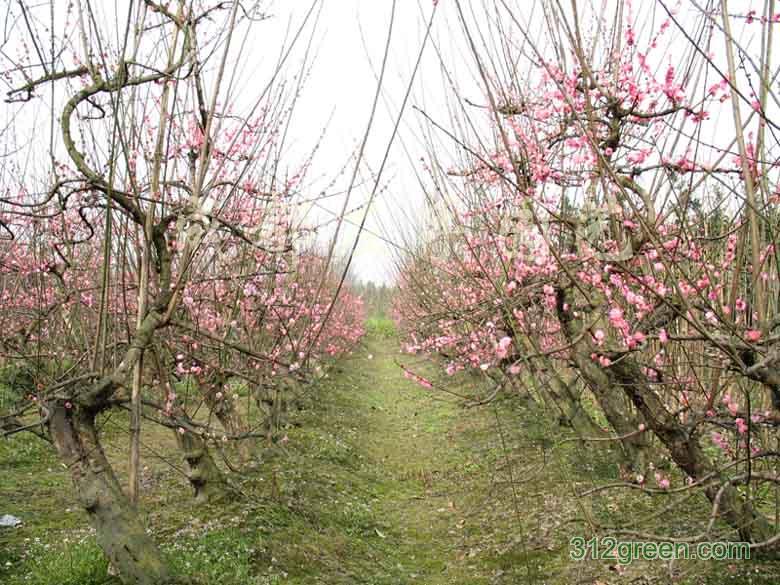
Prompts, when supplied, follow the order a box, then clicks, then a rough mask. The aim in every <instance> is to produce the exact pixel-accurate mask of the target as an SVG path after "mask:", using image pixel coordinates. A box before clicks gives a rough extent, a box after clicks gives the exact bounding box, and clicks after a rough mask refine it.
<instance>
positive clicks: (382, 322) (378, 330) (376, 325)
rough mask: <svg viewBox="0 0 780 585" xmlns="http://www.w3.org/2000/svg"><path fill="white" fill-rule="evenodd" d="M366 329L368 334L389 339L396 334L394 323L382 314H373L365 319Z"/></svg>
mask: <svg viewBox="0 0 780 585" xmlns="http://www.w3.org/2000/svg"><path fill="white" fill-rule="evenodd" d="M366 331H367V332H368V334H369V335H372V336H374V337H380V338H385V339H391V338H393V337H395V335H396V328H395V323H393V321H392V320H391V319H388V318H387V317H383V316H373V317H369V318H368V319H367V320H366Z"/></svg>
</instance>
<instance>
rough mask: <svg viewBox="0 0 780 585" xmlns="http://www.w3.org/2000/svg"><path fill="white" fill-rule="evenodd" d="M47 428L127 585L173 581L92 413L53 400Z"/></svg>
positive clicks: (100, 539) (101, 541) (105, 549)
mask: <svg viewBox="0 0 780 585" xmlns="http://www.w3.org/2000/svg"><path fill="white" fill-rule="evenodd" d="M52 408H53V411H52V413H51V417H50V418H49V430H50V431H51V436H52V439H53V441H54V445H55V447H56V448H57V451H58V453H59V455H60V458H61V459H62V461H63V462H64V463H65V465H67V467H68V469H69V470H70V475H71V479H72V480H73V486H74V488H75V491H76V496H77V497H78V500H79V502H80V503H81V505H82V506H83V508H84V509H85V510H86V512H87V515H88V516H89V520H90V522H91V523H92V525H93V526H94V528H95V532H96V536H97V541H98V544H99V545H100V547H101V548H102V549H103V552H104V553H105V555H106V556H107V557H108V559H109V561H110V562H111V564H112V565H113V566H114V567H116V568H117V569H118V571H119V574H120V577H121V579H122V582H123V583H126V584H128V585H166V584H170V583H174V582H175V580H174V578H173V577H172V575H171V573H170V571H169V569H168V567H167V565H166V564H165V562H164V561H163V559H162V556H161V554H160V550H159V549H158V548H157V545H156V544H155V542H154V540H153V539H152V538H151V537H150V536H149V534H147V532H146V530H145V528H144V525H143V523H142V522H141V518H140V517H139V514H138V512H137V511H136V509H135V508H134V507H133V506H132V505H131V504H130V501H129V500H128V499H127V496H126V495H125V494H124V493H123V492H122V488H121V487H120V485H119V482H118V481H117V478H116V475H115V474H114V471H113V469H112V468H111V465H110V463H109V462H108V459H107V458H106V456H105V453H104V452H103V448H102V446H101V445H100V441H99V440H98V436H97V432H96V430H95V417H94V414H92V413H90V412H88V411H84V410H82V409H78V410H69V409H66V408H65V407H64V406H63V405H60V404H57V405H52Z"/></svg>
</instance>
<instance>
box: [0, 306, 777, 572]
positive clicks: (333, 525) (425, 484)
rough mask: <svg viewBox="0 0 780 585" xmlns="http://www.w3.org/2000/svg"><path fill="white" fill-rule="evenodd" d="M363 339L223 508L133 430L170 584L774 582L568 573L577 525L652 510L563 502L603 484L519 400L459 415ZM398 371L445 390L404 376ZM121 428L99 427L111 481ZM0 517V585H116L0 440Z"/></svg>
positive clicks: (153, 435) (77, 515)
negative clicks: (201, 501) (199, 497)
mask: <svg viewBox="0 0 780 585" xmlns="http://www.w3.org/2000/svg"><path fill="white" fill-rule="evenodd" d="M369 327H370V331H371V334H370V335H369V337H368V338H367V340H366V343H365V345H364V347H362V348H360V349H359V350H358V351H356V353H355V354H354V355H353V356H351V357H349V358H347V359H345V360H344V361H342V362H341V363H340V365H339V367H338V369H337V370H335V371H333V372H332V373H331V374H330V375H329V377H328V378H326V379H324V380H322V381H321V382H320V383H319V384H318V385H317V386H316V387H315V388H313V389H312V390H310V391H309V392H308V394H307V395H306V396H305V397H304V398H303V399H302V400H301V402H300V406H301V409H294V411H293V412H292V413H291V415H290V419H289V421H288V422H289V426H288V428H287V429H286V433H287V437H288V440H287V441H285V442H282V443H279V444H278V445H276V446H267V447H264V448H261V450H260V459H259V460H258V461H257V465H256V467H255V468H253V469H252V470H251V471H248V472H246V473H244V474H242V475H241V476H240V477H238V478H236V479H235V488H236V491H237V495H236V496H235V497H233V498H231V499H230V501H229V502H223V503H220V504H216V505H213V506H207V507H202V506H201V507H198V506H195V505H194V504H193V503H192V501H191V499H189V498H187V497H186V494H187V493H188V487H187V486H186V483H185V482H184V481H183V479H182V477H181V474H180V472H178V471H177V470H176V469H175V466H178V459H177V454H176V450H175V443H174V441H173V438H172V437H171V436H170V434H169V433H167V432H163V431H161V430H159V429H153V428H151V427H147V429H146V433H147V434H146V435H145V436H144V442H145V444H146V445H147V450H146V452H145V459H144V461H145V463H146V465H147V467H146V470H145V474H144V478H143V480H144V486H145V489H144V501H143V502H142V505H143V509H144V510H146V511H147V521H148V524H149V526H150V528H151V530H152V531H153V532H154V533H155V535H156V537H157V538H158V540H159V542H161V543H162V546H163V549H164V552H165V554H166V555H167V556H168V557H169V558H170V561H171V563H172V564H173V565H174V566H175V568H176V571H177V572H179V573H181V574H183V575H189V576H192V577H193V578H195V579H197V580H198V582H200V583H208V584H210V585H211V584H216V585H220V584H223V585H264V584H272V583H279V584H282V583H283V584H290V585H304V584H306V585H310V584H311V585H313V584H320V583H321V584H328V585H348V584H361V585H400V584H422V585H445V584H446V585H455V584H462V585H482V584H484V585H488V584H490V585H500V584H506V585H509V584H513V585H514V584H518V583H551V584H574V583H583V584H585V583H587V584H594V585H598V584H600V585H604V584H608V583H610V584H611V583H615V584H617V583H621V584H622V583H668V582H670V578H671V576H672V575H673V576H674V578H675V580H676V582H680V583H691V584H694V583H711V584H716V583H735V584H741V583H765V584H769V583H777V582H780V572H778V569H777V567H776V566H775V565H772V564H768V563H763V564H760V565H759V564H750V563H743V564H740V565H735V564H729V563H720V564H712V565H707V564H691V563H687V564H682V563H680V564H677V565H675V566H673V567H671V569H670V568H669V567H667V566H666V565H664V564H660V563H648V562H645V563H641V562H639V563H633V564H631V565H629V566H628V567H625V568H624V567H620V566H618V565H617V564H616V563H614V562H612V563H611V562H606V561H603V562H580V563H577V562H573V561H570V560H569V558H568V555H569V538H570V537H571V536H572V535H575V534H582V535H583V536H585V537H589V536H590V532H589V529H588V526H589V524H588V522H587V519H588V518H596V519H598V520H599V521H601V522H604V523H609V522H610V520H613V519H619V518H620V517H621V516H623V515H625V514H627V513H630V514H639V515H641V514H646V513H648V512H649V511H652V510H655V509H656V508H654V507H653V506H651V505H650V504H648V505H647V506H646V507H641V506H637V507H636V508H632V509H627V508H626V506H627V505H629V504H627V503H626V502H623V501H621V500H617V499H612V498H610V499H607V498H605V499H603V500H594V501H590V502H588V503H587V505H586V504H585V503H584V502H582V501H579V500H577V499H576V498H574V497H573V493H574V492H575V491H579V490H581V489H583V488H584V487H587V486H589V485H595V484H596V483H598V482H601V481H604V480H608V479H610V478H611V477H613V476H615V474H616V470H615V469H614V467H613V466H612V465H611V464H610V463H609V461H608V460H606V459H605V458H603V457H602V456H601V455H600V453H599V452H597V451H593V452H588V453H585V452H583V450H582V449H581V448H580V447H579V446H578V445H577V444H576V443H574V442H571V443H564V444H563V445H562V446H558V447H556V448H555V449H553V448H552V445H553V440H554V439H560V438H561V436H565V430H563V429H561V428H560V427H556V426H555V425H553V424H551V423H550V422H549V421H547V420H546V419H545V418H544V417H543V416H541V414H540V413H539V412H536V411H535V410H534V407H533V406H532V405H529V404H521V403H519V402H518V400H517V399H515V400H512V401H507V400H503V401H502V400H499V401H496V402H494V403H492V404H490V405H488V406H481V407H473V408H464V407H463V404H464V399H463V398H462V397H460V396H456V395H454V394H450V393H448V392H452V393H455V394H458V395H461V396H467V397H468V396H477V395H480V394H482V393H483V392H484V389H483V388H481V387H480V385H479V384H478V383H477V381H476V380H474V379H471V378H469V377H464V378H461V379H459V380H452V379H446V378H445V379H442V378H441V377H439V376H438V375H437V374H435V373H434V372H432V371H431V370H430V367H429V366H426V365H423V364H418V363H414V362H413V361H410V360H409V358H408V356H404V355H401V354H399V353H398V344H397V341H396V340H395V339H394V338H393V333H392V327H391V325H390V324H389V323H388V322H386V321H381V320H376V322H372V323H369ZM398 362H403V364H404V365H405V366H406V367H407V368H411V369H413V370H414V371H415V372H417V373H420V374H423V375H425V376H426V377H429V378H431V379H435V382H436V384H437V388H438V387H439V384H441V385H442V387H443V388H445V389H446V390H447V392H443V391H433V392H432V391H428V390H425V389H423V388H422V387H421V386H420V385H419V384H417V383H415V382H413V381H411V380H408V379H405V378H404V377H403V375H402V370H401V369H400V368H399V367H398ZM445 383H446V386H444V384H445ZM125 428H126V421H125V420H123V419H122V418H114V419H110V420H108V421H106V429H107V431H108V436H109V441H108V451H109V453H110V454H111V456H112V458H113V459H114V460H115V461H116V462H117V467H118V469H119V471H120V474H121V473H122V471H123V460H124V455H123V449H124V445H125V444H126V441H125V436H124V429H125ZM556 442H557V441H556ZM152 445H153V446H154V447H153V448H152V447H151V446H152ZM163 458H164V459H163ZM655 504H657V502H656V503H655ZM3 513H12V514H14V515H16V516H19V517H21V518H22V519H23V520H24V524H23V526H21V527H19V528H16V529H0V583H8V584H10V585H20V584H22V583H25V584H27V583H29V584H40V585H55V584H57V585H69V584H73V585H95V584H99V583H103V584H113V583H117V582H118V581H117V580H116V578H114V577H109V576H107V567H106V563H105V561H104V560H103V558H102V556H101V554H100V552H99V550H98V549H97V547H96V546H95V544H94V539H93V537H92V534H91V531H90V529H89V527H88V525H87V524H86V521H85V516H84V514H83V512H81V511H80V510H79V509H77V508H76V506H75V504H74V502H73V500H72V498H71V494H70V492H69V480H68V479H67V477H66V475H65V473H64V471H63V470H62V469H61V467H60V465H59V463H58V462H57V461H56V459H55V458H54V457H53V455H52V454H51V453H50V451H49V449H48V448H47V447H46V446H45V444H42V443H40V442H38V441H34V440H32V439H31V438H29V437H19V436H17V437H14V438H13V439H11V440H9V441H0V515H1V514H3ZM673 521H674V519H670V520H669V522H673ZM670 571H671V573H670Z"/></svg>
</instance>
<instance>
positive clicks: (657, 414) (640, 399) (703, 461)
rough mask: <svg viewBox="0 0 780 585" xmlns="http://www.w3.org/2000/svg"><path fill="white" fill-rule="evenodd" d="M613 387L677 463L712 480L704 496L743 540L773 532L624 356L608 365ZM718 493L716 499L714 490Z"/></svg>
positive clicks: (762, 538) (765, 537)
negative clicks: (639, 413)
mask: <svg viewBox="0 0 780 585" xmlns="http://www.w3.org/2000/svg"><path fill="white" fill-rule="evenodd" d="M607 370H608V371H609V373H610V374H609V375H610V378H612V380H613V383H614V386H615V387H616V388H623V391H624V392H625V393H626V395H627V396H628V397H629V399H630V400H631V401H632V402H633V403H634V405H635V406H636V408H637V409H638V410H639V411H640V412H641V413H642V414H643V415H644V418H645V420H646V421H647V425H648V426H649V427H650V428H651V429H652V431H653V433H654V434H655V435H656V436H657V437H658V438H659V439H660V440H661V442H662V443H663V444H664V446H665V447H666V448H667V449H668V451H669V454H670V455H671V456H672V459H673V460H674V462H675V463H676V464H677V466H678V467H679V468H680V469H682V470H683V471H684V472H685V473H687V474H688V475H689V476H690V477H692V478H693V479H695V480H701V479H703V478H706V477H709V478H711V479H712V481H710V482H709V483H708V484H707V487H706V488H705V493H706V494H707V498H708V499H709V500H710V501H711V502H713V503H715V502H716V501H718V506H719V510H720V514H721V517H722V518H723V519H724V520H725V521H726V522H727V523H728V524H729V525H730V526H731V527H732V528H734V529H735V530H736V531H737V533H738V534H739V536H740V538H741V539H742V540H743V541H746V542H753V543H757V542H764V541H766V540H769V539H770V538H771V537H773V536H774V535H775V527H774V526H773V525H772V524H771V523H770V522H769V521H768V520H767V518H766V517H764V516H763V515H762V514H760V513H759V512H757V511H756V510H755V509H754V508H753V506H752V505H751V503H750V502H749V501H748V500H746V499H745V498H744V497H743V496H742V494H740V493H739V491H737V489H736V488H735V487H734V486H733V485H732V484H731V483H729V482H728V478H726V477H723V476H722V474H721V473H719V471H718V468H717V467H716V466H715V465H714V464H713V462H712V461H710V459H709V457H707V455H706V454H705V453H704V450H703V449H702V448H701V445H700V443H699V439H698V436H696V434H695V433H694V430H693V429H689V428H686V427H685V426H684V425H683V424H681V423H680V422H679V421H678V419H677V418H676V417H675V416H674V415H673V414H672V413H671V412H669V410H668V409H667V408H666V406H664V404H663V403H662V402H661V400H660V399H659V398H658V396H657V395H656V394H655V392H654V391H653V388H652V385H651V384H650V383H649V382H648V380H647V377H646V376H645V374H644V373H643V372H642V370H641V368H640V367H639V366H638V365H637V364H636V363H635V362H634V361H633V360H632V359H630V358H628V357H626V358H623V359H621V360H619V361H618V362H616V363H614V364H612V366H610V367H609V368H607ZM719 491H720V492H721V494H720V498H719V500H718V492H719Z"/></svg>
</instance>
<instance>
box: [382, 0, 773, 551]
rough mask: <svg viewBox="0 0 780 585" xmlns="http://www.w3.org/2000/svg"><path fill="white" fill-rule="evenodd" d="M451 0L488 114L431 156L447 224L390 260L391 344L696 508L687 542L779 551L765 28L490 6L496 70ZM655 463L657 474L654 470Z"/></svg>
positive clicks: (741, 18)
mask: <svg viewBox="0 0 780 585" xmlns="http://www.w3.org/2000/svg"><path fill="white" fill-rule="evenodd" d="M461 4H462V3H461V2H459V1H458V0H453V8H452V9H453V11H454V12H455V13H456V14H457V15H458V18H459V20H460V22H461V24H462V29H463V31H464V37H465V43H466V45H467V46H468V47H469V49H470V50H471V52H472V56H473V61H474V68H475V71H476V74H477V76H478V78H479V79H480V80H481V82H482V90H483V92H484V102H485V105H484V106H482V107H481V108H479V106H476V105H474V104H473V103H471V102H466V103H465V104H464V105H463V109H462V110H461V112H460V114H459V119H457V120H455V121H454V123H453V125H452V127H453V129H452V130H447V131H446V132H447V136H448V137H449V138H450V139H452V140H454V141H456V143H457V145H458V146H459V148H460V151H461V153H462V156H461V157H460V158H459V159H458V160H457V161H451V160H443V159H440V158H439V157H437V154H436V153H435V152H432V153H431V159H432V161H433V164H431V182H432V183H433V184H434V185H436V186H438V191H437V193H438V197H439V202H438V203H435V209H436V217H438V218H442V213H443V212H442V210H443V209H445V210H449V211H450V213H449V214H446V217H444V218H443V219H440V220H439V221H440V227H439V230H438V232H437V234H436V236H435V237H434V238H431V239H430V240H429V241H425V242H423V243H421V244H419V245H418V248H417V250H416V251H415V252H413V253H410V254H409V255H407V256H405V257H404V258H403V259H402V260H401V261H400V263H399V272H400V274H401V292H400V295H399V297H398V299H397V302H396V315H397V319H398V320H399V324H400V326H401V328H402V330H404V331H405V335H406V340H407V341H406V350H407V351H410V352H413V353H421V354H435V355H438V356H442V357H443V358H444V359H445V362H446V365H445V368H446V371H447V373H448V374H453V373H455V372H457V371H458V370H463V369H468V370H475V371H477V372H484V373H485V375H489V376H491V377H493V378H495V379H498V380H502V383H503V387H506V388H514V389H518V390H519V389H525V391H526V392H527V393H528V394H529V395H530V396H532V397H534V399H536V400H538V401H539V402H540V403H541V404H544V405H546V406H547V408H549V410H550V412H551V414H554V415H555V416H559V417H562V418H563V419H565V420H566V421H567V422H568V423H569V424H570V425H571V426H572V427H573V428H574V429H575V430H576V431H577V432H578V434H579V435H580V436H581V437H582V438H583V440H585V441H588V440H594V439H596V440H599V439H601V440H604V439H605V438H606V439H611V442H612V443H613V444H614V446H615V447H616V448H617V449H616V456H617V457H619V458H620V460H621V462H622V468H623V473H624V475H623V479H624V480H625V483H624V484H622V485H625V486H631V487H634V488H637V487H638V488H639V489H640V490H642V491H645V492H647V493H658V492H661V493H668V494H670V495H671V494H672V493H687V492H688V491H689V490H701V491H702V492H703V493H704V495H705V496H706V497H707V498H708V499H709V501H710V503H711V513H710V515H709V516H708V521H707V522H705V523H704V526H703V529H702V531H701V532H700V533H698V534H696V535H694V536H691V538H692V539H701V538H706V537H707V536H708V535H709V534H710V533H711V531H712V530H713V524H714V521H715V519H722V520H723V521H725V522H726V523H727V524H728V525H730V526H731V528H732V529H733V530H734V532H735V533H736V534H737V535H738V536H739V537H740V538H741V539H743V540H747V541H749V542H751V543H752V546H753V547H755V548H756V549H774V548H775V547H776V543H777V540H778V539H777V537H776V536H775V534H776V527H775V526H774V521H773V520H772V518H773V517H775V513H774V511H773V506H774V504H773V503H772V499H771V498H770V497H769V494H770V493H772V492H771V490H767V489H765V488H767V487H770V488H773V489H776V486H777V484H778V478H777V476H776V473H775V470H776V463H777V462H776V457H777V454H776V441H777V430H776V429H777V421H778V420H780V417H779V416H778V415H779V414H780V413H778V410H779V409H780V392H779V391H780V385H778V383H779V382H780V378H778V374H779V371H778V363H780V362H779V361H778V351H780V345H778V339H779V338H778V333H777V329H776V328H777V325H778V320H777V293H778V262H777V250H776V245H777V237H776V234H777V229H778V214H777V210H776V205H777V202H778V201H779V200H780V199H778V195H777V181H778V172H777V160H778V159H777V155H778V153H777V140H776V132H777V131H778V129H779V127H778V126H777V124H776V122H775V121H774V120H773V118H776V112H777V105H778V102H777V97H776V95H775V94H774V92H773V82H772V80H773V75H774V73H773V70H772V68H771V59H772V57H773V56H774V55H773V48H776V47H773V38H774V35H776V34H777V31H776V28H777V26H778V24H777V23H778V21H780V16H779V15H777V14H773V13H770V12H769V8H766V7H765V9H764V11H763V13H762V14H757V13H756V12H755V11H753V12H752V13H751V14H742V13H736V12H734V11H732V10H731V9H730V7H729V4H728V3H727V2H726V1H722V2H720V3H710V4H707V6H706V7H704V6H701V7H700V6H699V5H698V4H696V3H693V7H689V8H690V9H691V10H693V12H694V14H693V15H692V14H690V11H688V13H685V12H683V11H677V10H675V9H673V8H672V7H670V6H669V5H668V4H667V3H666V2H664V1H662V0H659V1H658V2H653V3H638V2H630V1H628V0H626V1H620V2H615V3H611V4H610V11H609V12H608V13H607V14H595V13H593V12H591V11H589V10H588V9H585V8H584V7H582V6H581V3H576V2H571V3H570V5H567V6H563V5H561V4H560V3H547V2H543V3H537V4H538V6H537V8H541V9H542V10H540V11H537V12H535V13H533V16H529V13H528V11H524V10H522V9H521V7H520V6H519V5H518V6H510V3H509V2H503V1H502V2H499V3H498V4H499V5H500V6H501V10H500V12H501V15H502V16H501V19H500V20H501V21H502V22H505V23H508V24H506V25H502V26H501V27H500V28H498V27H497V28H496V29H495V30H493V31H492V32H493V33H494V38H497V39H500V41H498V46H499V50H497V51H495V52H494V51H492V50H491V47H492V46H491V45H490V44H488V43H485V44H482V45H479V44H478V42H479V39H480V38H484V37H480V36H479V35H478V34H477V32H476V29H475V28H474V27H473V24H471V23H470V21H469V20H468V18H467V16H466V15H465V14H464V11H463V8H462V6H461ZM767 6H769V5H767ZM651 14H653V15H655V16H657V17H658V18H657V19H656V20H655V22H658V23H659V26H658V27H657V28H653V29H652V30H651V28H650V27H649V26H648V25H645V24H642V23H649V22H653V20H652V19H651V18H650V15H651ZM537 17H538V20H537ZM743 27H744V28H745V30H749V32H751V33H753V34H752V35H751V37H750V38H752V39H753V41H752V42H744V43H743V42H741V41H739V40H738V39H741V38H746V37H743V35H742V34H741V29H742V28H743ZM738 30H739V32H737V31H738ZM538 31H542V33H541V34H542V36H541V37H540V36H539V35H538ZM478 108H479V109H478ZM428 119H429V120H431V118H428ZM433 124H434V125H435V128H434V130H433V131H436V130H441V126H440V125H439V124H438V123H436V122H433ZM488 137H490V139H489V138H488ZM586 397H587V398H588V400H591V401H592V402H593V403H594V404H595V405H596V406H597V407H598V409H599V410H600V412H601V414H602V415H603V417H604V419H605V420H606V421H607V422H608V423H609V427H610V428H609V429H608V430H606V431H605V430H602V429H601V428H600V426H599V425H598V424H597V422H596V420H594V418H593V417H592V416H590V415H589V414H588V411H587V409H585V408H583V403H584V401H585V399H586ZM713 447H715V449H714V450H713ZM661 458H664V459H669V460H670V461H671V462H672V463H673V465H674V467H676V469H677V473H675V474H674V476H673V477H669V476H668V475H667V474H665V473H662V472H660V471H658V472H656V473H655V474H650V473H649V470H650V466H651V465H652V464H653V463H654V462H655V463H657V462H658V461H659V460H660V459H661ZM648 477H654V479H655V486H654V487H652V486H650V485H648V483H649V482H648V479H647V478H648ZM710 517H711V519H712V520H709V518H710ZM631 531H633V533H634V534H644V535H645V536H647V535H648V534H649V532H648V531H647V530H643V529H642V528H641V527H640V528H639V529H637V528H636V527H631ZM654 536H656V537H659V535H654ZM662 536H663V535H662Z"/></svg>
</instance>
